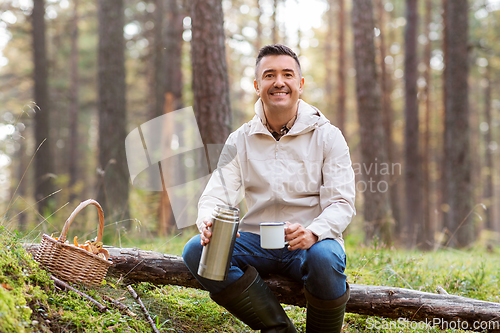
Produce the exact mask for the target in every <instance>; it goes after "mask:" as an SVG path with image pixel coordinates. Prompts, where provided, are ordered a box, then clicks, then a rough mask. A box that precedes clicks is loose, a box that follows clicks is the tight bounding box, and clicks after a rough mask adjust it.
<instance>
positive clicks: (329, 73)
mask: <svg viewBox="0 0 500 333" xmlns="http://www.w3.org/2000/svg"><path fill="white" fill-rule="evenodd" d="M333 1H334V0H328V11H327V12H326V16H327V22H328V28H327V31H326V40H325V102H326V107H325V110H327V112H328V113H330V112H332V111H333V110H338V108H337V107H336V105H334V103H333V100H334V88H333V77H334V76H333V68H332V67H333V66H332V64H333V41H334V37H333V33H334V30H335V27H334V23H335V11H334V8H333ZM335 113H336V112H335ZM335 126H337V127H339V128H340V129H342V127H340V124H338V123H336V124H335Z"/></svg>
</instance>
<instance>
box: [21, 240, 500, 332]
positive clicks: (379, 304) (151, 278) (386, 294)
mask: <svg viewBox="0 0 500 333" xmlns="http://www.w3.org/2000/svg"><path fill="white" fill-rule="evenodd" d="M106 249H107V250H108V251H109V253H110V259H111V260H112V261H113V266H111V267H110V269H109V273H110V274H115V275H118V276H121V277H123V278H124V279H127V280H129V281H134V282H150V283H153V284H157V285H178V286H183V287H191V288H197V289H203V287H202V286H201V285H200V284H199V283H198V281H196V279H195V278H194V277H193V275H192V274H191V273H190V272H189V270H188V269H187V267H186V265H185V264H184V261H183V260H182V258H181V257H178V256H174V255H168V254H162V253H157V252H152V251H143V250H139V249H136V248H114V247H106ZM30 251H33V247H32V248H31V249H30ZM263 278H264V280H265V281H266V283H267V284H268V285H269V287H270V288H271V290H272V291H273V292H274V293H275V294H276V296H277V298H278V299H279V301H280V302H281V303H285V304H291V305H297V306H302V307H304V306H305V304H306V302H305V297H304V294H303V291H302V284H300V283H297V282H294V281H292V280H290V279H287V278H284V277H281V276H265V277H263ZM350 288H351V298H350V299H349V302H348V303H347V312H351V313H358V314H363V315H370V316H378V317H385V318H391V319H399V321H398V323H401V325H404V324H403V323H402V319H405V320H411V321H423V322H425V323H427V324H429V325H431V326H433V325H439V326H441V327H442V328H458V329H467V330H473V331H483V330H489V331H496V330H499V329H500V303H495V302H487V301H481V300H475V299H470V298H466V297H460V296H454V295H442V294H434V293H428V292H421V291H416V290H410V289H405V288H396V287H386V286H368V285H357V284H350ZM373 323H374V325H377V322H373ZM378 324H379V325H383V323H381V322H378ZM407 327H409V326H407Z"/></svg>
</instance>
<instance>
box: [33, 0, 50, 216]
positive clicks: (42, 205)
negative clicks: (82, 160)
mask: <svg viewBox="0 0 500 333" xmlns="http://www.w3.org/2000/svg"><path fill="white" fill-rule="evenodd" d="M32 36H33V62H34V76H33V79H34V83H35V84H34V98H35V103H36V105H37V108H36V115H35V147H36V148H38V147H40V148H39V150H38V151H37V152H36V155H35V200H36V201H37V202H38V212H39V213H40V214H42V215H49V212H48V209H50V201H51V199H47V198H46V197H47V196H49V195H50V194H51V193H52V191H53V185H52V178H53V173H54V170H53V158H52V149H51V143H50V141H47V140H49V133H50V102H49V88H48V62H47V50H46V37H45V1H44V0H35V1H34V2H33V13H32Z"/></svg>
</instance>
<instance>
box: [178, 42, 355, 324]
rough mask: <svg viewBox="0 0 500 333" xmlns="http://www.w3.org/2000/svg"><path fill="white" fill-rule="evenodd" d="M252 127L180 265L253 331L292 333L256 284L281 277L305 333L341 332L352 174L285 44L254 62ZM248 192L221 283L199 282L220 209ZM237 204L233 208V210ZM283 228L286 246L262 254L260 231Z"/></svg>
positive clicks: (232, 139) (207, 200)
mask: <svg viewBox="0 0 500 333" xmlns="http://www.w3.org/2000/svg"><path fill="white" fill-rule="evenodd" d="M254 86H255V90H256V92H257V95H258V96H259V97H260V99H259V100H258V101H257V103H256V104H255V113H256V115H255V116H254V118H253V119H252V120H251V121H250V122H248V123H246V124H245V125H243V126H242V127H240V128H239V129H238V130H236V131H235V132H233V133H232V134H231V135H230V136H229V138H228V140H227V142H226V144H227V145H232V146H234V147H236V151H237V156H236V157H235V158H234V159H233V160H232V161H231V162H230V163H229V164H227V165H225V166H224V167H222V168H221V171H222V174H223V178H224V183H225V186H226V187H227V191H228V192H227V195H226V192H225V189H224V187H223V185H222V181H221V180H220V178H219V175H218V172H217V175H216V173H214V175H213V176H212V177H211V179H210V181H209V183H208V184H207V187H206V189H205V191H204V192H203V194H202V196H201V198H200V201H199V205H198V219H197V221H196V224H197V226H198V228H199V230H200V235H198V236H195V237H193V238H192V239H191V240H190V241H189V242H188V243H187V244H186V246H185V248H184V253H183V257H184V261H185V263H186V265H187V266H188V268H189V270H190V271H191V273H193V275H194V276H195V277H196V279H197V280H198V281H199V282H200V283H201V284H202V285H203V286H204V287H205V288H206V289H207V290H208V291H210V296H211V298H212V299H213V300H214V301H215V302H217V303H218V304H220V305H221V306H223V307H225V308H226V309H227V310H228V311H229V312H231V313H232V314H234V315H235V316H236V317H238V318H239V319H240V320H242V321H243V322H245V323H246V324H247V325H249V326H250V327H251V328H252V329H255V330H259V329H260V330H261V331H262V332H296V330H295V327H294V326H293V323H292V322H291V321H290V319H289V318H288V317H287V315H286V313H285V312H284V310H283V308H282V307H281V305H280V304H279V302H278V300H277V299H276V297H275V296H274V295H273V293H272V292H271V291H270V289H269V288H268V287H267V285H266V284H265V283H264V282H263V280H262V279H261V277H260V275H265V274H271V273H272V274H281V275H284V276H287V277H290V278H292V279H295V280H296V281H300V282H303V283H304V293H305V297H306V299H307V324H306V325H307V332H340V331H341V329H342V323H343V319H344V312H345V305H346V303H347V300H348V299H349V286H348V284H347V283H346V276H345V275H344V269H345V265H346V257H345V252H344V242H343V240H342V232H343V231H344V230H345V228H346V227H347V225H348V224H349V223H350V221H351V219H352V216H353V215H354V214H355V209H354V197H355V189H354V187H355V185H354V172H353V170H352V167H351V160H350V156H349V148H348V147H347V144H346V142H345V140H344V137H343V136H342V134H341V132H340V130H339V129H338V128H336V127H334V126H333V125H331V124H330V123H329V121H328V120H327V119H326V118H325V117H324V116H323V115H322V114H321V112H320V111H319V110H318V109H316V108H315V107H312V106H310V105H308V104H307V103H305V102H304V101H302V100H301V99H299V97H300V95H301V94H302V90H303V87H304V78H303V77H302V73H301V68H300V63H299V60H298V58H297V55H296V54H295V53H294V52H293V51H292V50H291V49H289V48H288V47H286V46H283V45H269V46H265V47H263V48H262V49H261V50H260V52H259V55H258V57H257V60H256V69H255V81H254ZM240 190H243V191H244V195H245V198H246V202H247V206H248V212H247V214H246V215H245V216H244V217H243V219H242V220H241V222H240V228H239V230H240V234H239V238H237V240H236V244H235V249H234V252H233V257H232V261H231V267H230V269H229V274H228V278H227V280H225V281H212V280H209V279H205V278H203V277H201V276H199V275H198V274H197V271H198V264H199V261H200V257H201V252H202V249H203V246H204V245H206V244H207V243H208V242H210V236H211V233H210V230H209V227H210V226H211V222H210V215H211V212H212V210H213V209H214V207H215V205H216V204H228V205H233V206H234V205H237V204H238V202H237V201H238V199H237V198H238V192H239V191H240ZM228 200H229V201H231V202H227V201H228ZM271 221H280V222H286V223H287V229H286V231H285V234H286V235H285V240H286V241H288V243H289V244H288V246H287V247H285V248H283V249H279V250H268V249H262V248H261V247H260V238H259V223H261V222H271Z"/></svg>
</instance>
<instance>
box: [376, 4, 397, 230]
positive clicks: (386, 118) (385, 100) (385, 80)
mask: <svg viewBox="0 0 500 333" xmlns="http://www.w3.org/2000/svg"><path fill="white" fill-rule="evenodd" d="M376 6H377V12H378V22H379V29H380V36H379V38H380V40H379V48H380V87H381V90H382V91H381V94H382V122H383V126H384V133H385V142H386V145H387V160H388V163H389V165H391V166H392V165H396V163H397V158H396V148H395V144H394V138H393V134H392V133H393V132H392V127H393V119H394V116H393V113H394V111H393V108H392V102H391V93H392V81H391V80H392V78H391V77H392V75H391V73H392V72H393V71H394V70H392V72H391V71H388V70H387V65H386V63H385V58H386V55H387V51H386V50H387V42H386V35H387V34H386V31H387V30H386V29H385V28H386V22H387V20H386V14H385V13H386V11H385V8H384V1H383V0H377V2H376ZM391 171H392V170H391ZM400 176H401V175H400V174H398V173H395V172H391V173H390V175H389V200H390V204H391V210H392V217H393V219H394V224H395V230H394V231H395V233H396V234H398V235H399V234H400V230H399V229H400V224H401V222H402V218H401V204H400V202H401V196H400V193H399V184H398V180H399V179H400Z"/></svg>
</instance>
